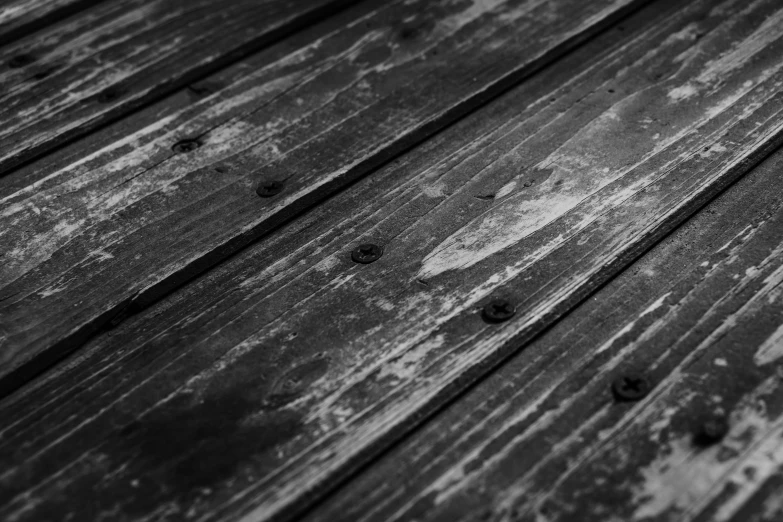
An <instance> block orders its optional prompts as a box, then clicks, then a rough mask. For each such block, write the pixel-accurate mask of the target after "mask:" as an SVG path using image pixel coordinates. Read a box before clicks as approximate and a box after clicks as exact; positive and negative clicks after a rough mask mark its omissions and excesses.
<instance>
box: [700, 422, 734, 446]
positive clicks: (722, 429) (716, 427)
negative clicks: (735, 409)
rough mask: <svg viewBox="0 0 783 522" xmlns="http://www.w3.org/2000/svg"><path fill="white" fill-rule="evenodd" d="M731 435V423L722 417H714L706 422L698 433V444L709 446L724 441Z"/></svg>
mask: <svg viewBox="0 0 783 522" xmlns="http://www.w3.org/2000/svg"><path fill="white" fill-rule="evenodd" d="M728 433H729V422H728V420H726V417H724V416H722V415H713V416H712V417H710V418H708V419H706V420H704V421H703V422H702V424H701V426H700V427H699V431H698V432H697V433H696V437H695V438H696V443H697V444H699V445H702V446H709V445H711V444H715V443H717V442H720V441H721V440H723V438H724V437H725V436H726V435H728Z"/></svg>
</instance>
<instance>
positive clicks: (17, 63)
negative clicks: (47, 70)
mask: <svg viewBox="0 0 783 522" xmlns="http://www.w3.org/2000/svg"><path fill="white" fill-rule="evenodd" d="M34 61H35V56H33V55H30V54H19V55H16V56H14V57H13V58H11V59H10V60H9V61H8V67H10V68H12V69H19V68H20V67H26V66H28V65H30V64H31V63H33V62H34Z"/></svg>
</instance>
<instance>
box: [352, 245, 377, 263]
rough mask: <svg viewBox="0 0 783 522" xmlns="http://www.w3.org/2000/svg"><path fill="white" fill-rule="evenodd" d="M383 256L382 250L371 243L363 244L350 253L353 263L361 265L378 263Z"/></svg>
mask: <svg viewBox="0 0 783 522" xmlns="http://www.w3.org/2000/svg"><path fill="white" fill-rule="evenodd" d="M382 255H383V248H381V247H379V246H378V245H374V244H372V243H364V244H362V245H359V246H358V247H356V248H354V249H353V252H351V259H353V260H354V262H355V263H361V264H363V265H366V264H369V263H373V262H375V261H378V259H380V258H381V256H382Z"/></svg>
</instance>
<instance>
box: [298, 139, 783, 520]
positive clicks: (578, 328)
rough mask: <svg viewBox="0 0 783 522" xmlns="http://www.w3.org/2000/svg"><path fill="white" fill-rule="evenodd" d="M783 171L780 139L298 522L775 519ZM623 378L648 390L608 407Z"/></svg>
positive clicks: (781, 406) (782, 328)
mask: <svg viewBox="0 0 783 522" xmlns="http://www.w3.org/2000/svg"><path fill="white" fill-rule="evenodd" d="M781 172H783V150H779V151H778V152H776V153H775V154H774V155H773V156H772V157H770V158H769V159H768V160H766V161H765V162H764V163H763V164H761V165H760V166H759V167H757V168H756V169H754V171H752V172H751V173H750V174H749V175H748V176H747V177H745V178H743V179H742V180H740V181H739V182H738V183H737V184H736V185H735V186H733V187H731V188H730V189H729V190H728V191H727V192H726V193H724V194H723V195H721V197H720V198H719V199H718V200H716V201H714V202H712V203H710V204H709V205H708V206H707V207H706V208H705V209H704V210H702V211H701V212H700V213H699V214H698V215H697V216H696V217H694V218H693V219H692V220H690V221H688V222H687V223H686V224H685V225H684V226H683V227H682V228H680V229H679V230H677V232H676V233H674V234H673V235H672V236H669V237H667V238H666V239H665V240H664V241H663V242H662V243H661V244H659V245H657V246H656V247H655V249H653V250H652V251H651V252H649V253H648V254H646V255H645V256H644V257H643V258H642V259H640V260H639V261H638V262H636V263H635V264H634V265H632V266H631V267H629V268H628V270H626V271H624V272H623V273H622V274H621V275H620V276H619V277H618V278H617V279H615V280H613V281H612V282H611V283H610V284H609V285H608V286H607V287H605V288H603V289H602V290H601V291H599V292H598V293H596V294H595V295H594V296H593V297H591V298H590V299H589V300H588V301H587V302H585V303H583V304H582V305H580V306H579V307H578V308H577V309H576V310H575V311H573V312H572V313H570V314H569V315H568V316H566V317H565V318H564V319H563V320H561V321H560V322H559V323H558V324H557V325H556V326H555V327H554V328H552V329H551V330H549V331H547V332H546V333H545V334H544V335H542V336H541V337H540V338H538V339H536V340H535V341H534V342H532V343H531V344H530V345H528V346H527V347H526V349H525V350H524V351H523V352H521V353H519V354H517V355H515V356H514V357H513V358H512V359H511V360H510V361H509V362H508V363H507V364H505V365H504V366H503V367H501V368H500V369H499V370H498V371H496V372H494V373H493V374H492V375H491V376H489V377H488V378H487V379H486V380H484V381H482V382H481V383H480V384H478V385H477V386H476V387H475V388H473V389H472V390H471V391H470V392H469V393H468V394H466V395H465V396H464V397H462V398H461V399H460V400H458V401H456V402H455V403H454V404H452V405H451V406H450V407H449V408H448V409H446V410H445V411H443V412H442V413H440V414H439V415H437V416H436V417H435V418H433V419H432V420H431V421H430V422H428V423H427V424H426V425H425V426H424V427H423V428H422V429H420V430H418V431H417V432H416V433H415V434H414V435H413V436H411V437H409V438H408V439H407V440H406V441H405V442H404V443H402V444H400V445H398V446H397V447H395V448H394V450H393V451H391V452H389V454H387V455H385V456H384V457H383V458H382V459H379V461H378V462H376V463H375V464H374V465H373V466H372V467H371V468H369V470H368V471H366V472H365V473H362V474H359V475H358V476H357V477H355V479H354V480H352V481H351V482H350V484H349V485H347V486H346V487H345V488H343V490H341V491H340V492H339V493H338V494H336V495H334V496H333V497H332V498H331V499H329V501H327V502H325V503H324V505H320V506H318V507H317V508H316V509H314V510H313V511H312V513H311V515H310V516H309V517H307V518H305V519H304V520H306V521H307V522H316V521H318V522H320V521H330V522H333V521H341V520H346V521H347V520H350V521H352V522H363V521H370V520H372V521H408V520H432V521H449V522H451V521H463V520H464V521H476V520H481V521H493V522H494V521H525V522H526V521H538V522H554V521H563V522H565V521H568V522H571V521H574V522H576V521H578V522H593V521H595V522H606V521H615V520H617V521H620V520H622V521H627V522H636V521H645V522H662V521H678V522H690V521H704V522H706V521H713V522H722V521H730V520H734V521H736V522H746V521H754V522H758V521H768V522H774V521H778V520H781V518H782V517H783V502H781V499H783V496H781V493H782V492H783V489H781V487H782V486H783V481H782V480H781V479H783V255H781V254H783V235H782V234H781V231H783V178H781V175H780V174H781ZM629 372H632V373H638V374H641V375H645V376H646V377H647V378H648V379H649V380H650V382H651V383H652V385H653V386H654V388H653V391H652V393H651V394H650V395H649V396H648V397H647V398H646V399H644V400H642V401H640V402H638V403H625V404H623V403H618V402H617V401H616V400H614V398H613V397H612V393H611V391H610V383H611V382H612V381H613V380H614V379H615V378H617V377H618V376H619V375H622V374H625V373H629ZM713 415H720V416H725V417H726V418H727V419H728V422H729V431H728V434H727V436H726V437H725V438H724V439H723V440H722V441H719V442H716V443H714V444H705V443H706V442H707V441H706V440H704V438H703V437H702V436H700V431H701V425H702V423H703V422H704V421H705V420H706V419H710V418H712V416H713Z"/></svg>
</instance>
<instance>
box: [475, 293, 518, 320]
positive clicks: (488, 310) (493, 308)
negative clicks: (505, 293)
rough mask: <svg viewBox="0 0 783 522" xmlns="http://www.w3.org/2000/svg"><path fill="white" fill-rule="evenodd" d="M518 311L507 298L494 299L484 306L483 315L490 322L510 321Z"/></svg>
mask: <svg viewBox="0 0 783 522" xmlns="http://www.w3.org/2000/svg"><path fill="white" fill-rule="evenodd" d="M515 313H517V309H516V307H515V306H514V305H513V304H511V302H510V301H508V300H506V299H494V300H492V301H490V302H489V303H487V304H486V305H485V306H484V309H483V310H482V311H481V315H482V316H483V317H484V320H485V321H487V322H489V323H502V322H503V321H508V320H509V319H511V318H512V317H513V316H514V314H515Z"/></svg>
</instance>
